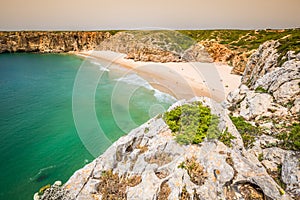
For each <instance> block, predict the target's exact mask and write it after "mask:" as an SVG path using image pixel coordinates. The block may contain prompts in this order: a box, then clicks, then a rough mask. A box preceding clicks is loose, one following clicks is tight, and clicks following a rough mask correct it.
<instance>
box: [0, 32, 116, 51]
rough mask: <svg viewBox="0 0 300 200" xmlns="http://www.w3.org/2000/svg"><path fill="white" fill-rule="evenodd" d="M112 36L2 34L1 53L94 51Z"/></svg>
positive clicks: (99, 33)
mask: <svg viewBox="0 0 300 200" xmlns="http://www.w3.org/2000/svg"><path fill="white" fill-rule="evenodd" d="M110 36H111V34H110V33H109V32H101V31H87V32H84V31H62V32H46V31H21V32H0V53H3V52H39V53H60V52H70V51H83V50H94V49H95V48H96V47H97V46H98V45H99V44H100V43H101V42H102V41H103V40H105V39H106V38H109V37H110Z"/></svg>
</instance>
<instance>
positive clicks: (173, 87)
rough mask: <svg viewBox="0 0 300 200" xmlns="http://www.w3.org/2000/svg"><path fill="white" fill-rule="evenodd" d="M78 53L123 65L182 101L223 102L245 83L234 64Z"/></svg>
mask: <svg viewBox="0 0 300 200" xmlns="http://www.w3.org/2000/svg"><path fill="white" fill-rule="evenodd" d="M74 55H77V56H80V57H85V58H88V59H89V58H93V59H96V60H102V61H103V60H104V61H106V62H111V63H113V64H117V65H120V66H121V67H124V68H126V69H128V70H130V71H133V72H135V73H137V74H138V75H139V76H141V77H142V78H144V79H145V80H146V81H148V82H149V84H150V85H151V86H152V87H153V88H155V89H157V90H159V91H161V92H164V93H168V94H170V95H172V96H174V97H175V98H176V99H178V100H181V99H186V100H188V99H191V98H193V97H195V96H206V97H210V98H212V99H214V100H215V101H218V102H221V101H223V100H225V98H226V96H227V95H228V93H229V92H230V91H232V90H234V89H236V88H238V86H239V85H240V83H241V76H239V75H234V74H231V69H232V67H230V66H228V65H224V64H219V63H200V62H189V63H182V62H180V63H175V62H169V63H154V62H141V61H134V60H131V59H126V58H125V57H126V55H125V54H121V53H116V52H112V51H82V52H76V53H74ZM106 67H108V68H109V65H108V66H106Z"/></svg>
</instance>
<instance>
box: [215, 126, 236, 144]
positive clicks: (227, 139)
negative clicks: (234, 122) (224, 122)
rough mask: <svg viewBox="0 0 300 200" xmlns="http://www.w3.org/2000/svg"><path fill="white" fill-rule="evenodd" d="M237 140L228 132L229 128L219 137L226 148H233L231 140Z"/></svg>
mask: <svg viewBox="0 0 300 200" xmlns="http://www.w3.org/2000/svg"><path fill="white" fill-rule="evenodd" d="M234 139H236V137H234V136H233V135H232V134H231V133H229V132H228V128H226V130H225V131H224V132H223V133H222V134H221V135H220V136H219V140H220V141H221V142H223V143H224V144H225V145H226V146H228V147H232V144H231V140H234Z"/></svg>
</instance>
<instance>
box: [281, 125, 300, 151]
mask: <svg viewBox="0 0 300 200" xmlns="http://www.w3.org/2000/svg"><path fill="white" fill-rule="evenodd" d="M288 129H290V131H289V132H288V131H287V132H283V133H281V134H279V135H278V136H277V138H278V139H280V140H282V143H281V145H280V146H281V147H283V148H285V149H289V150H296V151H299V150H300V124H299V123H295V124H293V125H292V126H291V127H288Z"/></svg>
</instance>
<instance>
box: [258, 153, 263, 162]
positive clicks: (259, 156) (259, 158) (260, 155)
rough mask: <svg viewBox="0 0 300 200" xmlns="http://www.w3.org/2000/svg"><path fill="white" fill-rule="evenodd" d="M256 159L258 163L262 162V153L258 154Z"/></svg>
mask: <svg viewBox="0 0 300 200" xmlns="http://www.w3.org/2000/svg"><path fill="white" fill-rule="evenodd" d="M257 159H258V160H259V161H260V162H261V161H263V160H264V154H263V153H260V154H258V157H257Z"/></svg>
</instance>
